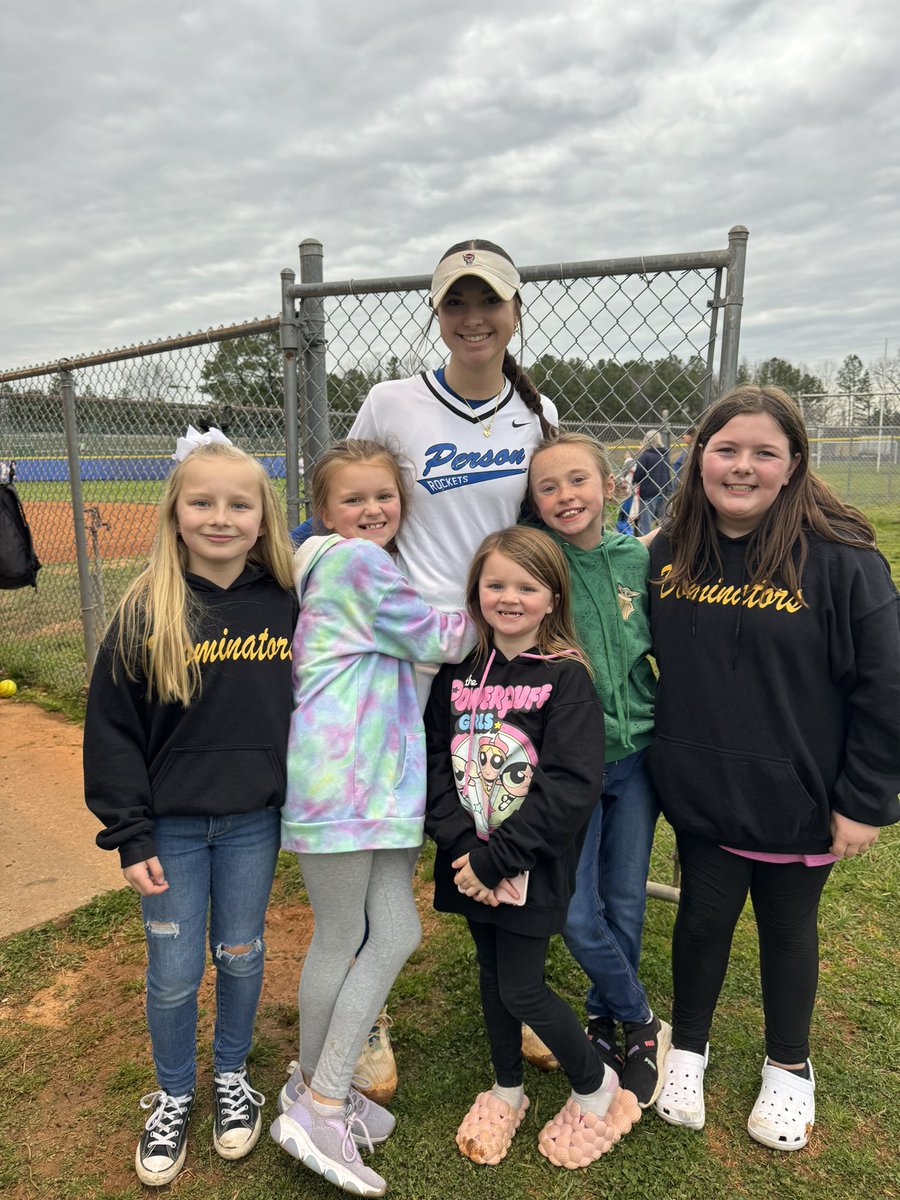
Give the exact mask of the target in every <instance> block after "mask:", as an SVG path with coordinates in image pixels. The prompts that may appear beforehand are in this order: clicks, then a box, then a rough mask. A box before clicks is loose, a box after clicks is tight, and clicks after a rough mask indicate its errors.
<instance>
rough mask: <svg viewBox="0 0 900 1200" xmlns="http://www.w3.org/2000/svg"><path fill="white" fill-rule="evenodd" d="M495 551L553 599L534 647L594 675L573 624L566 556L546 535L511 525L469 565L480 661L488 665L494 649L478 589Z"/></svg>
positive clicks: (489, 538)
mask: <svg viewBox="0 0 900 1200" xmlns="http://www.w3.org/2000/svg"><path fill="white" fill-rule="evenodd" d="M495 551H496V552H497V553H498V554H505V555H506V557H507V558H511V559H512V561H513V562H514V563H515V564H516V566H518V567H520V568H521V569H522V570H523V571H527V572H528V574H529V575H533V576H534V578H535V579H537V580H538V581H539V582H540V583H542V584H543V585H544V587H545V588H548V589H549V590H550V592H551V593H552V595H553V601H554V605H553V611H552V612H550V613H547V614H546V616H545V617H544V619H543V620H542V621H541V623H540V626H539V627H538V630H537V633H536V635H535V645H536V646H537V648H538V650H539V651H540V652H541V654H546V655H564V656H567V657H569V658H575V659H577V660H578V661H579V662H580V663H582V664H583V666H584V667H585V668H586V669H587V671H588V673H589V674H592V672H591V667H590V663H589V662H588V660H587V657H586V656H585V654H584V652H583V651H582V649H581V646H580V645H579V643H578V635H577V634H576V633H575V625H574V623H573V621H572V600H571V595H572V592H571V586H570V584H569V565H568V563H567V562H566V559H565V555H564V554H563V552H562V550H560V548H559V546H557V544H556V542H554V541H553V539H552V538H551V537H549V536H548V535H547V534H546V533H542V532H541V530H539V529H532V528H530V527H529V526H527V525H511V526H510V527H509V528H508V529H498V530H497V531H496V532H495V533H489V534H488V535H487V537H486V538H485V539H484V541H483V542H482V543H481V545H480V546H479V547H478V549H477V550H476V551H475V556H474V558H473V559H472V562H471V564H470V565H469V574H468V578H467V579H466V609H467V610H468V613H469V616H470V617H471V618H472V621H473V622H474V624H475V628H476V630H477V631H478V647H477V657H478V660H479V661H480V662H483V661H485V660H486V659H487V656H488V654H489V653H490V648H491V639H492V634H493V631H492V630H491V627H490V625H488V623H487V621H486V620H485V617H484V614H483V613H482V611H481V605H480V603H479V600H478V589H479V583H480V581H481V573H482V571H483V570H484V564H485V562H486V560H487V558H488V557H489V555H491V554H493V553H494V552H495Z"/></svg>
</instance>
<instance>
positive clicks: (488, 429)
mask: <svg viewBox="0 0 900 1200" xmlns="http://www.w3.org/2000/svg"><path fill="white" fill-rule="evenodd" d="M502 395H503V388H501V389H500V391H499V392H498V393H497V395H496V397H495V398H494V411H493V412H492V413H491V419H490V420H489V421H488V423H487V424H486V425H485V423H484V421H483V420H482V417H481V414H480V413H479V411H478V409H477V408H473V409H472V416H473V417H474V418H475V419H476V421H477V422H478V424H479V425H480V426H481V432H482V433H483V434H484V436H485V437H486V438H489V437H490V436H491V430H492V429H493V428H494V418H495V417H496V415H497V409H498V408H499V407H500V397H501V396H502ZM466 403H467V404H468V405H469V406H470V407H471V405H472V401H471V400H467V401H466ZM487 403H488V404H490V400H488V401H487Z"/></svg>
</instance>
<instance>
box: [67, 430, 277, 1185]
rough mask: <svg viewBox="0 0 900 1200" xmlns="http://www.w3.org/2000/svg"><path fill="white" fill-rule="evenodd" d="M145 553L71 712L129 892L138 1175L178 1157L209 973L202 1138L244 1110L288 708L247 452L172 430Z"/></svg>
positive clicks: (89, 792)
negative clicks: (142, 1048) (208, 1079)
mask: <svg viewBox="0 0 900 1200" xmlns="http://www.w3.org/2000/svg"><path fill="white" fill-rule="evenodd" d="M173 457H174V458H175V460H176V464H175V466H174V467H173V468H172V471H171V472H170V474H169V476H168V479H167V480H166V485H165V489H164V491H163V496H162V499H161V501H160V507H159V519H158V524H157V529H156V536H155V538H154V541H153V548H152V550H151V553H150V559H149V562H148V564H147V567H146V568H145V570H144V571H143V572H142V573H141V574H140V575H139V576H138V577H137V579H136V580H135V581H134V582H133V583H132V584H131V586H130V587H129V588H128V590H127V591H126V592H125V595H124V596H123V598H122V602H121V604H120V605H119V609H118V611H117V613H116V617H115V619H114V621H113V622H112V625H111V626H110V629H109V631H108V632H107V634H106V637H105V638H104V640H103V645H102V647H101V650H100V654H99V656H98V658H97V664H96V666H95V668H94V673H93V676H92V678H91V690H90V695H89V696H88V705H87V718H86V721H85V726H84V785H85V799H86V801H87V804H88V807H89V808H90V809H91V811H92V812H93V813H94V814H95V816H97V817H98V818H99V820H100V821H101V822H102V823H103V829H102V830H101V831H100V833H99V834H98V835H97V844H98V845H99V846H100V847H101V848H102V849H104V850H116V851H118V853H119V858H120V860H121V864H122V873H123V875H124V877H125V881H126V883H128V884H129V886H130V887H131V888H133V889H134V891H136V892H137V893H138V894H139V895H140V898H141V916H142V920H143V925H144V933H145V936H146V941H147V1024H148V1026H149V1029H150V1041H151V1044H152V1048H153V1062H154V1066H155V1068H156V1082H157V1088H156V1090H155V1091H152V1092H149V1093H148V1094H147V1095H146V1096H144V1097H143V1099H142V1100H141V1107H142V1108H143V1109H144V1110H149V1113H148V1116H147V1119H146V1123H145V1125H144V1132H143V1134H142V1135H141V1139H140V1142H139V1143H138V1147H137V1150H136V1152H135V1160H134V1161H135V1171H136V1172H137V1176H138V1179H140V1181H141V1183H143V1184H146V1185H147V1186H148V1187H161V1186H163V1185H165V1184H168V1183H171V1182H172V1181H173V1180H174V1179H175V1177H176V1176H177V1175H178V1174H179V1173H180V1172H181V1170H182V1168H183V1167H184V1164H185V1158H186V1155H187V1131H188V1122H189V1120H190V1116H191V1109H192V1108H193V1105H194V1098H195V1088H196V1069H197V1012H198V1009H197V1003H198V1001H197V996H198V990H199V987H200V984H201V981H202V979H203V972H204V968H205V966H206V951H207V943H208V944H209V946H210V948H211V950H212V958H213V963H214V966H215V970H216V1026H215V1034H214V1038H213V1103H214V1119H213V1130H212V1140H213V1146H214V1148H215V1150H216V1153H217V1154H219V1155H220V1156H221V1157H222V1158H225V1159H228V1160H234V1159H238V1158H244V1157H245V1155H247V1154H249V1153H250V1151H251V1150H252V1149H253V1147H254V1146H255V1145H256V1142H257V1140H258V1138H259V1134H260V1129H261V1127H262V1111H261V1110H262V1104H263V1101H264V1099H265V1098H264V1096H263V1095H262V1094H261V1093H260V1092H258V1091H257V1090H256V1089H255V1088H254V1087H253V1085H252V1084H251V1082H250V1078H249V1076H248V1074H247V1066H246V1058H247V1054H248V1052H249V1050H250V1044H251V1041H252V1037H253V1023H254V1019H255V1017H256V1008H257V1004H258V1002H259V996H260V989H261V988H262V979H263V960H264V957H265V943H264V941H263V925H264V922H265V915H266V906H267V904H268V902H269V892H270V891H271V887H272V879H273V877H274V874H275V863H276V861H277V858H278V846H279V841H280V832H281V831H280V819H281V806H282V805H283V803H284V789H285V759H286V756H287V738H288V728H289V724H290V717H291V641H292V637H293V631H294V624H295V622H296V616H297V602H296V600H295V598H294V594H293V591H292V590H288V589H290V588H292V584H293V579H292V573H291V547H290V542H289V540H288V535H287V529H286V528H285V525H284V517H283V515H282V512H281V506H280V504H279V501H278V497H277V495H276V493H275V489H274V488H273V486H272V481H271V480H270V479H269V477H268V475H267V474H266V471H265V469H264V468H263V466H262V465H261V464H260V463H259V462H258V461H257V460H256V459H255V458H252V457H251V456H250V455H249V454H247V453H245V452H244V451H243V450H240V449H239V448H238V447H237V446H233V445H232V444H231V442H229V440H228V438H226V437H225V435H224V434H223V433H222V432H221V431H220V430H218V429H210V430H207V431H206V432H205V433H202V434H201V433H200V432H199V431H198V430H196V429H193V428H192V427H190V426H189V427H188V433H187V436H186V437H183V438H179V439H178V444H177V449H176V451H175V454H174V455H173Z"/></svg>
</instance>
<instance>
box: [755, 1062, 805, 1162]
mask: <svg viewBox="0 0 900 1200" xmlns="http://www.w3.org/2000/svg"><path fill="white" fill-rule="evenodd" d="M806 1065H807V1066H808V1067H809V1079H804V1078H803V1076H802V1075H798V1074H797V1073H796V1072H795V1071H784V1070H782V1069H781V1067H773V1066H771V1065H770V1063H769V1060H768V1058H766V1059H765V1061H764V1062H763V1068H762V1087H761V1088H760V1089H759V1095H758V1096H757V1097H756V1103H755V1104H754V1105H753V1111H752V1112H751V1114H750V1116H749V1117H748V1119H747V1132H748V1133H749V1134H750V1136H751V1137H752V1138H753V1140H754V1141H756V1142H761V1143H762V1145H763V1146H768V1147H769V1148H770V1149H771V1150H802V1149H803V1147H804V1146H805V1145H806V1143H807V1142H808V1141H809V1135H810V1133H811V1132H812V1127H813V1125H814V1124H815V1120H816V1096H815V1092H816V1081H815V1077H814V1075H813V1069H812V1063H811V1062H810V1061H809V1059H807V1060H806Z"/></svg>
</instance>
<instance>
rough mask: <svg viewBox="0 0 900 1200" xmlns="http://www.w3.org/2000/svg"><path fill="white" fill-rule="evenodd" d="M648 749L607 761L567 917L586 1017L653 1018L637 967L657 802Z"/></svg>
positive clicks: (567, 938)
mask: <svg viewBox="0 0 900 1200" xmlns="http://www.w3.org/2000/svg"><path fill="white" fill-rule="evenodd" d="M644 753H645V752H644V751H643V750H637V751H635V752H634V754H629V755H628V757H627V758H623V759H620V760H619V761H618V762H610V763H607V764H606V768H605V770H604V772H603V794H602V796H601V798H600V803H599V804H598V805H597V807H596V808H595V809H594V813H593V815H592V817H591V819H590V821H589V822H588V827H587V836H586V837H585V841H584V847H583V848H582V851H581V858H580V859H579V860H578V873H577V876H576V883H575V895H574V896H573V897H572V900H571V903H570V904H569V912H568V916H567V917H566V928H565V930H564V932H563V937H564V939H565V942H566V945H567V946H568V948H569V950H570V952H571V954H572V956H573V958H574V959H575V961H576V962H577V963H578V964H579V966H580V967H581V969H582V970H583V971H584V973H585V974H586V975H587V977H588V979H590V981H591V986H590V988H589V989H588V994H587V1012H588V1016H589V1017H610V1018H612V1019H613V1020H616V1021H638V1022H645V1021H649V1020H650V1015H651V1011H650V1006H649V1004H648V1003H647V994H646V992H645V991H644V988H643V985H642V984H641V982H640V981H639V979H638V977H637V970H638V963H639V962H640V956H641V935H642V933H643V930H644V908H645V905H646V902H647V871H648V868H649V865H650V850H651V847H652V845H653V833H654V830H655V829H656V818H657V816H658V815H659V802H658V800H657V798H656V792H655V791H654V789H653V785H652V783H651V782H650V776H649V774H648V772H647V768H646V766H645V763H644Z"/></svg>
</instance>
